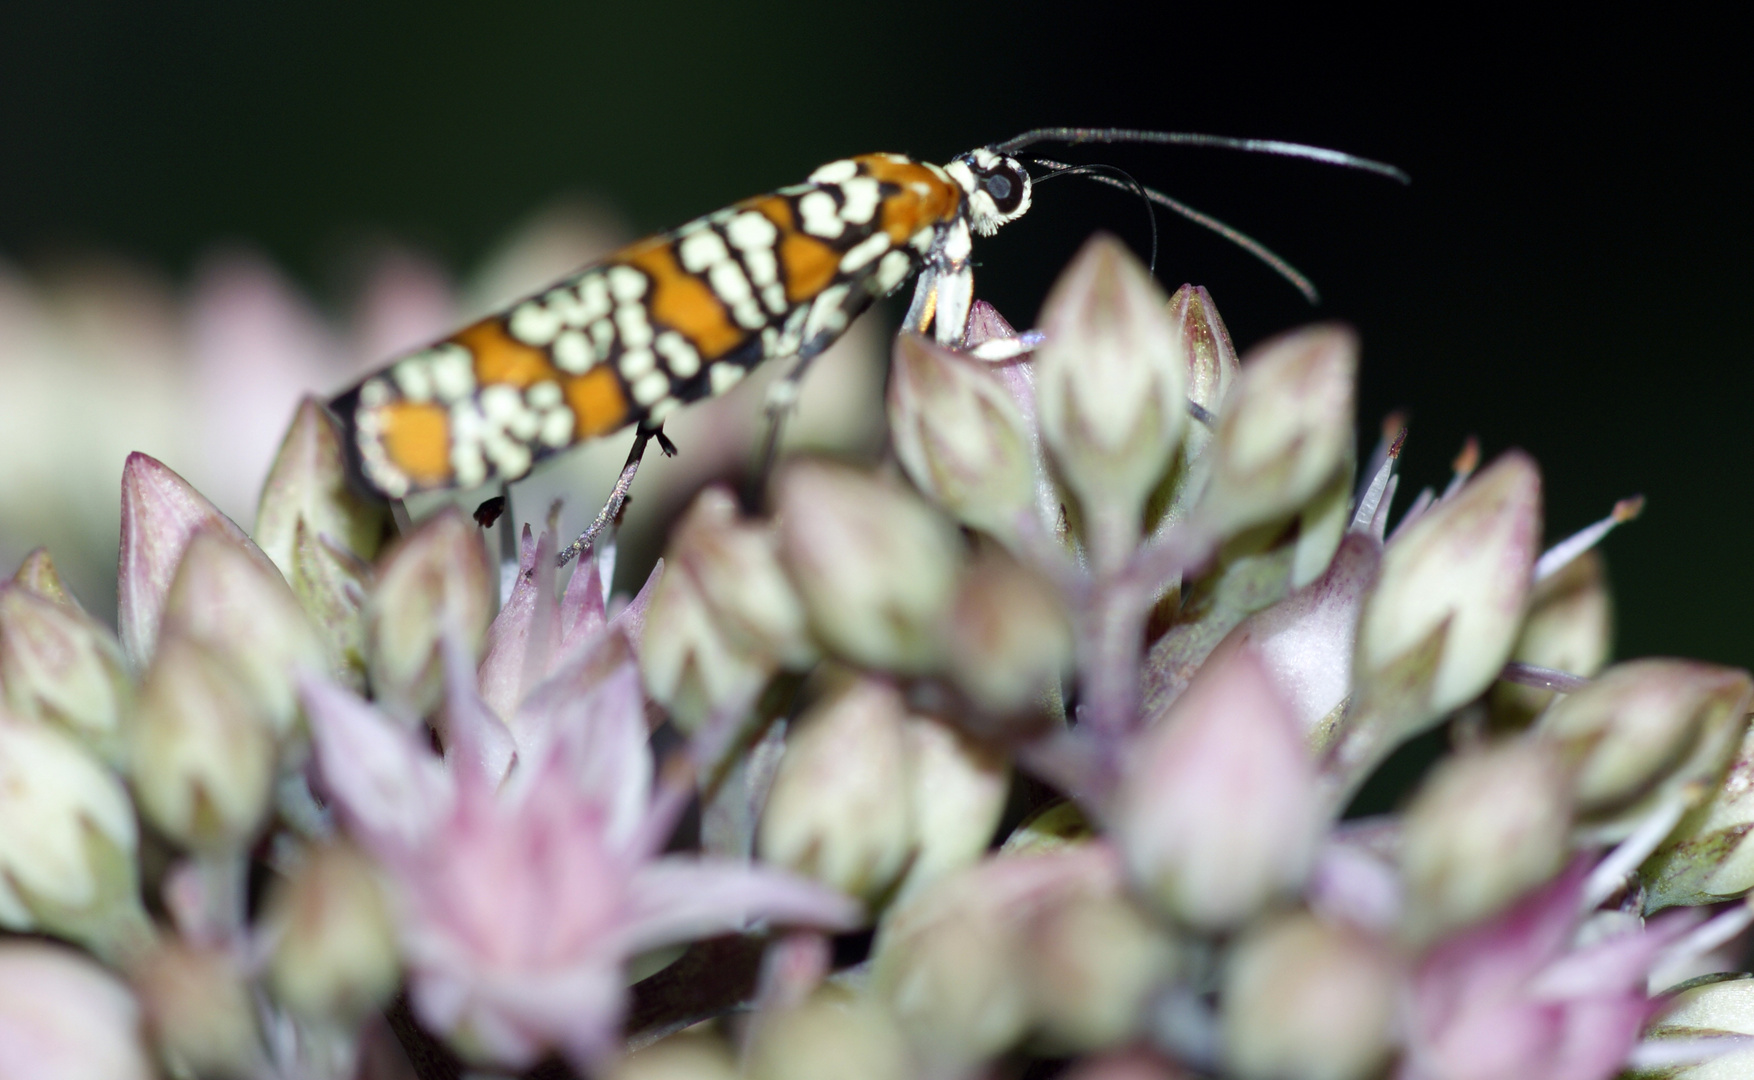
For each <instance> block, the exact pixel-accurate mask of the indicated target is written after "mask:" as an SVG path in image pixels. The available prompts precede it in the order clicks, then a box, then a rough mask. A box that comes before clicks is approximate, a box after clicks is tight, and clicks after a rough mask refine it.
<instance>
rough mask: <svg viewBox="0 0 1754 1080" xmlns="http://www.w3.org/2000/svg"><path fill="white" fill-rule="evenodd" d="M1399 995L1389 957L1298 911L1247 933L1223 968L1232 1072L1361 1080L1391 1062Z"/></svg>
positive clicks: (1271, 1079) (1280, 1078) (1247, 1078)
mask: <svg viewBox="0 0 1754 1080" xmlns="http://www.w3.org/2000/svg"><path fill="white" fill-rule="evenodd" d="M1400 994H1401V975H1400V971H1399V970H1398V968H1397V965H1396V963H1395V961H1394V957H1393V954H1392V953H1391V952H1390V951H1389V950H1387V949H1385V948H1383V947H1382V946H1381V945H1379V944H1377V943H1376V942H1373V941H1371V940H1369V939H1368V938H1365V937H1363V936H1362V935H1360V934H1358V933H1356V932H1354V931H1352V930H1349V929H1345V928H1343V927H1337V926H1330V925H1328V924H1326V923H1324V922H1322V921H1321V920H1319V919H1317V918H1316V917H1314V916H1313V915H1309V914H1305V913H1302V912H1298V913H1295V914H1291V915H1286V916H1282V917H1280V918H1278V919H1274V920H1272V921H1270V922H1267V923H1265V924H1263V925H1259V926H1256V927H1255V928H1253V929H1251V930H1250V931H1249V932H1248V933H1247V934H1246V935H1244V937H1243V938H1242V939H1241V940H1240V941H1238V942H1237V943H1236V945H1235V946H1234V947H1233V948H1232V950H1231V952H1230V955H1229V957H1228V958H1227V959H1226V961H1225V965H1224V979H1223V985H1222V986H1221V988H1220V990H1219V1000H1220V1002H1221V1003H1222V1006H1223V1021H1222V1024H1221V1028H1220V1030H1221V1032H1222V1038H1223V1044H1224V1063H1225V1066H1226V1075H1234V1076H1236V1077H1239V1078H1240V1080H1365V1078H1367V1077H1371V1076H1375V1075H1377V1072H1378V1070H1379V1069H1381V1067H1382V1064H1383V1062H1384V1061H1385V1060H1386V1059H1387V1058H1388V1055H1389V1049H1390V1046H1391V1038H1392V1033H1393V1023H1394V1020H1395V1009H1396V1005H1397V1002H1398V1000H1399V997H1400Z"/></svg>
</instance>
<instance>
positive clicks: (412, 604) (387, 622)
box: [366, 507, 494, 719]
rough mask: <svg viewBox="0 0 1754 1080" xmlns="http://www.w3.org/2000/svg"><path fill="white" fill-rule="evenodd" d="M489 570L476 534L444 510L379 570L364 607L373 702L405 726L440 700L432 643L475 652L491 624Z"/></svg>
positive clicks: (458, 514)
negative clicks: (453, 641)
mask: <svg viewBox="0 0 1754 1080" xmlns="http://www.w3.org/2000/svg"><path fill="white" fill-rule="evenodd" d="M493 581H494V576H493V570H492V567H491V566H490V565H489V563H488V558H487V550H486V549H485V548H484V547H483V546H482V544H481V537H480V535H479V530H477V529H476V527H475V524H474V522H472V521H470V520H469V519H468V518H467V517H466V516H464V514H463V512H462V511H461V510H458V509H457V508H455V507H447V508H446V509H445V510H443V511H441V512H440V513H438V514H435V515H433V517H432V518H431V519H429V520H427V521H425V522H422V523H421V525H420V527H419V528H417V529H415V530H414V532H413V533H412V534H411V535H409V536H407V537H405V538H403V540H402V542H401V543H400V544H398V545H397V546H396V547H395V548H394V549H392V550H391V551H390V553H389V554H388V555H387V556H385V558H384V561H383V563H382V564H381V565H380V566H379V568H378V582H377V588H376V589H374V590H373V591H372V594H371V597H370V598H369V599H368V600H367V602H366V656H367V665H368V668H369V671H370V673H371V683H372V689H373V691H374V693H375V694H376V696H377V699H378V700H379V701H381V702H383V703H384V704H385V705H386V706H387V707H388V708H389V709H390V711H391V712H393V713H399V714H401V715H402V717H403V718H404V719H412V718H414V717H419V716H425V715H426V714H427V713H429V712H431V711H432V710H433V709H435V708H437V707H438V704H439V700H440V698H441V697H442V696H443V684H444V672H443V665H442V663H441V662H440V657H439V652H440V650H439V642H440V641H441V640H443V638H444V635H445V634H446V633H447V632H449V633H454V634H456V635H457V636H458V637H459V639H460V640H461V641H462V642H463V644H464V645H465V646H466V647H467V648H468V649H469V651H470V654H471V655H475V654H476V653H478V652H479V650H480V647H481V642H482V639H483V638H484V637H485V636H486V635H487V624H488V622H489V620H491V619H492V617H493V609H492V591H493Z"/></svg>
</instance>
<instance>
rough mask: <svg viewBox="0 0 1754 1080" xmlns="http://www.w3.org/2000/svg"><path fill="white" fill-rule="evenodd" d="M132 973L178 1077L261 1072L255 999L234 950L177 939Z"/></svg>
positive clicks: (241, 1077) (240, 1079)
mask: <svg viewBox="0 0 1754 1080" xmlns="http://www.w3.org/2000/svg"><path fill="white" fill-rule="evenodd" d="M132 975H133V979H134V986H135V989H136V991H137V992H138V993H139V995H140V1003H141V1004H142V1005H143V1006H144V1007H145V1009H146V1017H147V1024H148V1027H149V1028H150V1029H151V1031H152V1035H153V1042H154V1043H155V1044H156V1045H157V1047H158V1051H159V1053H160V1054H162V1055H163V1056H164V1058H165V1060H166V1061H167V1063H169V1065H170V1066H171V1069H172V1071H173V1073H174V1074H175V1075H194V1076H199V1077H203V1078H206V1077H213V1078H225V1080H231V1078H236V1080H246V1078H248V1077H253V1076H259V1075H261V1072H260V1070H261V1068H262V1066H263V1065H264V1064H265V1063H264V1062H263V1061H262V1050H261V1040H260V1038H259V1036H258V1035H257V1033H256V1008H255V1003H254V1002H253V1001H252V1000H251V999H250V988H249V986H248V984H247V983H246V982H245V981H244V977H243V974H242V972H240V971H239V970H238V965H237V962H236V961H235V960H234V959H233V958H232V957H231V956H230V955H229V954H227V953H225V952H223V951H220V950H217V949H207V948H199V947H196V946H193V945H185V944H182V943H180V942H172V943H169V944H166V945H162V946H160V947H159V948H157V949H155V950H154V951H153V953H152V954H151V955H150V956H149V957H147V958H146V959H145V960H144V961H143V962H142V963H140V964H139V965H138V966H137V967H136V968H135V969H134V970H133V972H132Z"/></svg>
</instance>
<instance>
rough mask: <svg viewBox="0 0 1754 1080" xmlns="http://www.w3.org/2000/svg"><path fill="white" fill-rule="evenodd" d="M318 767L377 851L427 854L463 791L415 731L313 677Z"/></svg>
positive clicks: (309, 681) (310, 691) (304, 694)
mask: <svg viewBox="0 0 1754 1080" xmlns="http://www.w3.org/2000/svg"><path fill="white" fill-rule="evenodd" d="M299 697H300V698H301V699H302V700H303V702H304V706H305V714H306V715H307V716H308V717H309V718H310V723H311V739H312V743H313V745H314V746H315V748H316V764H317V768H318V771H319V773H320V774H321V776H322V780H323V785H324V787H325V788H326V790H327V791H328V793H329V794H330V795H331V796H332V797H333V798H334V799H335V800H336V801H337V802H339V803H340V805H341V809H342V811H343V812H344V813H345V814H346V815H347V817H348V818H349V819H350V820H351V821H352V823H353V824H354V825H355V826H356V827H357V828H359V829H360V830H361V831H362V832H363V833H364V839H366V840H367V841H369V842H370V843H371V844H372V845H373V846H374V847H376V848H379V849H382V848H385V847H388V848H389V849H390V850H391V851H394V852H398V853H400V852H404V851H408V850H411V849H414V848H417V847H419V846H420V845H421V844H422V843H423V842H424V841H425V840H427V839H428V838H429V837H430V836H431V835H432V831H433V828H434V826H435V825H436V823H437V822H438V821H439V820H440V819H442V818H443V817H444V816H445V814H446V813H447V812H448V811H449V808H450V805H451V802H452V799H453V798H454V795H455V791H454V788H453V786H452V783H451V778H450V775H449V773H448V772H447V771H446V769H445V767H444V764H443V762H442V761H440V759H439V758H437V757H436V756H435V755H434V754H433V753H432V751H431V750H429V749H428V748H427V747H426V746H425V745H423V744H422V743H421V741H420V740H419V739H417V738H416V736H415V734H414V733H413V732H410V731H408V730H407V729H405V728H403V727H401V726H400V725H398V724H396V723H394V722H392V721H391V720H390V719H388V718H387V717H385V716H384V715H383V714H382V713H380V712H378V711H377V710H376V709H374V708H372V707H371V706H370V705H367V704H366V703H365V702H363V701H361V700H360V699H359V698H357V697H355V696H354V695H353V694H351V693H349V692H347V691H346V690H343V689H342V688H341V687H339V686H336V685H335V684H334V683H331V682H328V681H326V680H322V679H315V678H306V679H304V680H302V681H301V682H300V684H299Z"/></svg>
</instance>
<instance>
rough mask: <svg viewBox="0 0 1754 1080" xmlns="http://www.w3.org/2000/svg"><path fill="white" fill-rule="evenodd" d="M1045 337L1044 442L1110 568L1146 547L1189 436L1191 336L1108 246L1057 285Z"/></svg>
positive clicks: (1041, 384)
mask: <svg viewBox="0 0 1754 1080" xmlns="http://www.w3.org/2000/svg"><path fill="white" fill-rule="evenodd" d="M1041 326H1042V329H1043V331H1045V332H1046V334H1047V340H1046V341H1045V342H1044V343H1043V344H1042V346H1041V348H1039V349H1037V350H1036V353H1035V372H1036V405H1037V410H1038V415H1039V419H1040V424H1041V435H1042V440H1043V442H1044V443H1045V444H1046V447H1047V450H1048V452H1049V454H1050V455H1051V457H1052V459H1053V464H1054V467H1055V469H1056V470H1057V472H1058V473H1059V475H1060V477H1061V478H1062V479H1063V480H1064V481H1065V483H1066V485H1067V487H1069V488H1070V489H1071V491H1072V493H1073V494H1074V495H1075V496H1076V497H1077V500H1078V506H1079V510H1080V512H1081V514H1082V517H1083V521H1084V528H1085V538H1086V540H1087V542H1088V544H1089V547H1090V551H1091V555H1092V557H1093V559H1094V560H1095V562H1096V564H1097V566H1098V567H1112V566H1115V565H1118V563H1119V562H1120V561H1121V560H1122V559H1124V558H1125V557H1126V555H1127V553H1128V552H1129V551H1131V550H1132V548H1133V546H1134V545H1135V544H1136V543H1137V542H1138V539H1139V534H1140V530H1141V528H1142V524H1143V523H1142V516H1143V513H1144V509H1145V502H1146V499H1147V498H1149V496H1150V495H1151V493H1152V491H1153V490H1154V489H1155V488H1156V487H1157V485H1158V482H1159V481H1160V480H1162V479H1163V477H1164V474H1165V473H1166V472H1168V470H1169V468H1170V465H1171V464H1172V462H1173V459H1174V457H1175V454H1176V451H1177V449H1178V448H1179V447H1180V446H1181V440H1182V433H1183V432H1184V431H1185V430H1186V428H1187V423H1188V410H1187V400H1186V394H1187V384H1188V364H1187V360H1186V359H1185V357H1184V356H1183V354H1182V334H1181V333H1180V332H1179V331H1178V328H1177V326H1176V325H1175V323H1174V322H1172V321H1171V319H1170V315H1169V312H1168V310H1167V298H1166V297H1165V296H1164V295H1163V291H1162V290H1161V289H1159V288H1158V286H1157V283H1156V282H1155V281H1153V280H1152V278H1151V275H1150V274H1149V273H1147V272H1146V270H1145V267H1144V266H1142V265H1140V263H1139V261H1138V259H1136V258H1134V257H1133V254H1132V253H1131V252H1130V251H1128V250H1127V248H1126V246H1125V245H1123V244H1122V243H1121V242H1120V241H1118V240H1116V239H1115V238H1114V237H1112V236H1108V235H1106V234H1098V235H1097V236H1095V237H1093V238H1092V239H1091V240H1090V241H1089V242H1088V243H1086V244H1085V245H1084V247H1083V249H1082V250H1081V251H1080V252H1079V253H1078V255H1077V256H1076V257H1074V258H1073V260H1072V262H1071V264H1070V265H1068V266H1067V267H1066V269H1065V270H1064V271H1063V272H1062V273H1061V274H1060V278H1059V280H1058V281H1057V282H1055V284H1054V288H1053V291H1052V292H1051V293H1050V294H1049V296H1048V299H1047V302H1046V303H1044V304H1043V305H1042V310H1041Z"/></svg>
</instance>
